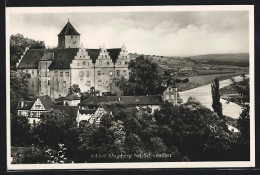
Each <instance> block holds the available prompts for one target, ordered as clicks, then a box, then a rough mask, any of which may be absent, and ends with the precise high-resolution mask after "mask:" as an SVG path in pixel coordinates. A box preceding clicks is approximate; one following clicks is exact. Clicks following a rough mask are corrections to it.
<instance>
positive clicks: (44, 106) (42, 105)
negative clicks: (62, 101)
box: [17, 95, 54, 124]
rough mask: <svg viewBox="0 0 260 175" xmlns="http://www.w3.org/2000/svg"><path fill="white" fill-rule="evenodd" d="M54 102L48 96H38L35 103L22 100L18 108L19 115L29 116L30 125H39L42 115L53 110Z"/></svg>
mask: <svg viewBox="0 0 260 175" xmlns="http://www.w3.org/2000/svg"><path fill="white" fill-rule="evenodd" d="M53 105H54V104H53V102H52V101H51V98H50V97H49V96H48V95H44V96H38V97H37V98H36V99H35V100H33V101H24V100H21V101H20V102H19V103H18V106H17V114H18V115H22V116H27V117H28V118H29V123H31V124H32V123H37V122H39V120H40V115H41V114H42V113H43V112H46V111H47V110H50V109H51V106H53Z"/></svg>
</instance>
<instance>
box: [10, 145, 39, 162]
mask: <svg viewBox="0 0 260 175" xmlns="http://www.w3.org/2000/svg"><path fill="white" fill-rule="evenodd" d="M13 157H14V158H13V161H12V163H14V164H35V163H44V156H43V154H42V151H41V150H40V149H39V148H38V147H36V146H34V145H31V146H30V147H26V148H25V149H20V150H18V151H17V152H16V153H15V154H14V156H13Z"/></svg>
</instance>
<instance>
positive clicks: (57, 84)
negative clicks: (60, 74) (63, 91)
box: [56, 81, 59, 90]
mask: <svg viewBox="0 0 260 175" xmlns="http://www.w3.org/2000/svg"><path fill="white" fill-rule="evenodd" d="M56 88H57V90H58V89H59V82H58V81H57V82H56Z"/></svg>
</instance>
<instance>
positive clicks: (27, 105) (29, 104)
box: [17, 101, 34, 110]
mask: <svg viewBox="0 0 260 175" xmlns="http://www.w3.org/2000/svg"><path fill="white" fill-rule="evenodd" d="M23 103H24V104H23V106H21V104H22V103H21V101H19V103H18V106H17V110H30V109H31V108H32V106H33V104H34V101H23Z"/></svg>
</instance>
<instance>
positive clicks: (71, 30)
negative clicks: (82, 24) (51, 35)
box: [58, 21, 80, 36]
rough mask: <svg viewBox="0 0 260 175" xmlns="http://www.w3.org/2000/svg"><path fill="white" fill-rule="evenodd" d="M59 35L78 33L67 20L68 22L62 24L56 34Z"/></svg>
mask: <svg viewBox="0 0 260 175" xmlns="http://www.w3.org/2000/svg"><path fill="white" fill-rule="evenodd" d="M60 35H80V34H79V33H78V32H77V31H76V29H75V28H74V27H73V26H72V25H71V23H70V22H69V21H68V23H67V24H66V25H65V26H64V28H63V29H62V30H61V32H60V33H59V34H58V36H60Z"/></svg>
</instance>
